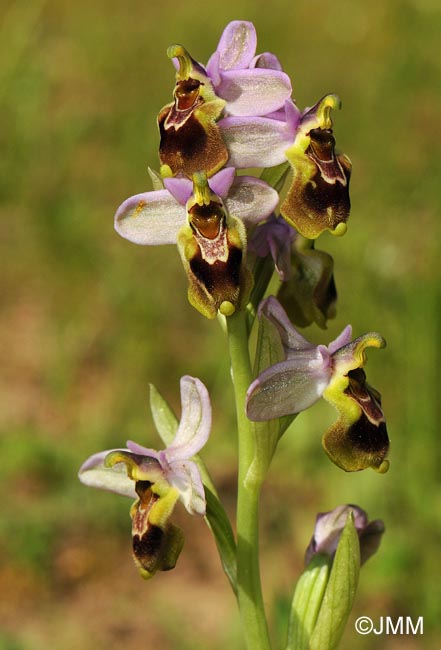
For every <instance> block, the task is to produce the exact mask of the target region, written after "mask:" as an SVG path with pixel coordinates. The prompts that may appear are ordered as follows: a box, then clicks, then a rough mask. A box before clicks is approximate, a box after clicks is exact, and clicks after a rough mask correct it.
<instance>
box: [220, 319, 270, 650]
mask: <svg viewBox="0 0 441 650" xmlns="http://www.w3.org/2000/svg"><path fill="white" fill-rule="evenodd" d="M227 328H228V341H229V348H230V359H231V366H232V372H233V384H234V392H235V397H236V411H237V426H238V436H239V480H238V494H237V598H238V602H239V610H240V616H241V621H242V628H243V634H244V637H245V641H246V647H247V649H248V650H270V648H271V644H270V640H269V634H268V626H267V622H266V617H265V608H264V604H263V596H262V588H261V584H260V570H259V519H258V517H259V495H260V488H261V481H258V480H253V479H252V478H251V477H250V476H247V474H248V470H249V469H250V467H251V464H252V462H253V459H254V453H255V439H254V429H253V423H252V422H250V420H248V418H247V416H246V414H245V395H246V391H247V388H248V386H249V385H250V383H251V363H250V356H249V351H248V335H247V325H246V312H245V311H241V312H236V313H235V314H233V316H229V317H228V318H227Z"/></svg>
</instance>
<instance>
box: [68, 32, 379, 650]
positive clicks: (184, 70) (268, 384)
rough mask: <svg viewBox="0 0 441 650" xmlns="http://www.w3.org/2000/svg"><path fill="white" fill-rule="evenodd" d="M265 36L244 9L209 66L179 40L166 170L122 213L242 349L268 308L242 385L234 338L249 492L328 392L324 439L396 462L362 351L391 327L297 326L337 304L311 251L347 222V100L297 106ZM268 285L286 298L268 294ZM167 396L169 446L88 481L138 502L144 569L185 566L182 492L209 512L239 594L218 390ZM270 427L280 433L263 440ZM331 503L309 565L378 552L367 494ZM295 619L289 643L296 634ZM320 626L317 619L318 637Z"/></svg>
mask: <svg viewBox="0 0 441 650" xmlns="http://www.w3.org/2000/svg"><path fill="white" fill-rule="evenodd" d="M256 44H257V38H256V31H255V28H254V26H253V25H252V23H249V22H246V21H233V22H231V23H229V25H227V27H226V28H225V30H224V32H223V34H222V36H221V38H220V41H219V43H218V46H217V48H216V50H215V52H214V53H213V54H212V56H211V57H210V58H209V60H208V62H207V64H206V65H203V64H201V63H198V62H197V61H196V60H195V59H193V58H192V56H191V55H190V54H189V53H188V51H187V50H186V49H185V48H184V47H183V46H182V45H179V44H175V45H172V46H170V47H169V48H168V51H167V54H168V56H169V58H170V59H171V61H172V63H173V65H174V66H175V70H176V82H175V87H174V89H173V96H172V100H171V102H170V103H168V104H167V105H166V106H164V107H163V108H162V109H161V110H160V111H159V114H158V127H159V134H160V142H159V163H160V164H159V170H158V171H155V170H153V169H149V175H150V179H151V181H152V184H153V189H152V190H151V191H144V192H141V193H138V194H135V195H134V196H132V197H130V198H128V199H127V200H125V201H124V202H123V203H122V204H121V206H120V207H119V208H118V210H117V211H116V215H115V229H116V231H117V232H118V233H119V234H120V235H121V236H122V237H124V238H126V239H128V240H129V241H131V242H134V243H136V244H141V245H160V244H170V245H177V247H178V251H179V254H180V257H181V260H182V263H183V267H184V270H185V273H186V275H187V278H188V298H189V302H190V303H191V305H192V306H193V307H195V308H196V309H197V310H198V311H199V312H200V313H201V314H203V315H204V316H206V317H207V318H209V319H213V318H215V317H216V316H218V317H219V319H220V320H221V321H223V322H224V325H225V324H226V326H227V329H228V331H229V333H230V335H231V336H232V337H233V334H232V332H233V330H234V331H235V327H236V325H235V323H236V322H239V320H241V322H242V323H245V329H244V330H242V331H245V333H246V338H245V344H243V345H244V347H243V350H244V349H245V353H246V355H248V336H249V334H250V331H251V329H252V326H253V323H254V321H255V316H256V315H257V316H258V322H259V335H258V337H257V345H256V352H255V360H254V368H255V378H254V380H253V378H252V377H251V376H250V378H249V381H248V384H247V386H245V390H242V389H239V388H238V387H237V386H238V381H239V380H238V377H237V375H238V373H237V368H236V369H235V360H234V358H233V357H234V354H235V353H234V346H233V347H230V353H231V355H232V366H233V383H235V386H236V400H237V401H238V423H239V425H238V426H239V437H241V436H246V435H249V436H250V438H249V439H250V440H253V441H254V442H252V444H254V445H255V450H256V453H255V454H254V457H253V458H252V459H250V463H249V467H248V470H249V471H248V473H247V475H246V478H245V480H244V481H243V480H242V478H243V477H242V478H241V472H239V493H238V499H239V501H240V499H241V489H242V487H243V485H249V483H248V481H249V476H250V472H251V474H252V473H253V472H255V476H254V479H255V481H256V484H258V483H259V481H262V480H263V476H261V477H260V478H257V479H256V476H258V475H259V471H258V470H256V467H257V468H259V467H260V468H261V467H264V466H265V467H267V466H268V465H269V462H270V460H271V457H272V454H273V453H274V451H275V448H276V446H277V443H278V440H279V439H280V436H281V435H282V434H283V432H284V430H285V429H286V428H287V426H288V425H289V424H290V423H291V422H292V420H293V418H294V417H295V416H296V415H297V414H298V413H300V412H301V411H304V410H305V409H308V408H309V407H310V406H312V405H313V404H314V403H315V402H316V401H318V400H319V399H320V397H324V398H325V399H326V400H327V401H328V402H329V403H330V404H332V405H333V406H334V407H335V408H336V410H337V411H338V414H339V417H338V420H337V422H336V423H335V424H334V425H332V426H331V427H330V428H329V429H328V430H327V431H326V433H325V434H324V436H323V447H324V449H325V451H326V453H327V454H328V456H329V458H330V459H331V460H332V461H333V462H334V463H335V464H336V465H337V466H339V467H340V468H342V469H343V470H345V471H348V472H353V471H359V470H362V469H365V468H368V467H371V468H373V469H375V470H377V471H378V472H380V473H384V472H385V471H387V469H388V466H389V461H388V460H387V459H386V456H387V453H388V448H389V440H388V435H387V430H386V424H385V418H384V415H383V411H382V407H381V397H380V394H379V392H378V391H377V390H376V389H374V388H372V387H371V386H370V385H369V384H368V383H367V381H366V374H365V371H364V366H365V363H366V349H367V348H369V347H373V348H382V347H384V345H385V341H384V339H383V338H382V337H381V336H380V335H379V334H377V333H375V332H371V333H368V334H364V335H362V336H359V337H358V338H356V339H352V329H351V327H350V326H349V325H348V326H347V327H346V328H345V329H344V330H343V331H342V333H341V334H340V335H339V336H338V337H337V338H336V339H335V340H334V341H332V342H331V343H329V344H328V345H323V344H318V345H316V344H314V343H311V342H310V341H309V340H308V339H307V338H305V337H304V336H303V335H302V334H301V333H300V332H299V331H298V330H297V329H296V327H305V326H307V325H310V324H312V323H316V324H317V325H318V326H319V327H321V328H322V329H324V328H326V326H327V321H328V320H329V319H330V318H334V317H335V315H336V301H337V291H336V286H335V281H334V272H333V269H334V262H333V259H332V257H331V255H329V254H328V253H326V252H325V251H321V250H318V249H316V248H315V240H316V239H317V238H318V237H319V236H320V235H321V234H322V233H323V232H325V231H329V232H330V233H332V234H334V235H339V236H341V235H343V234H344V233H345V232H346V229H347V220H348V217H349V211H350V200H349V180H350V175H351V162H350V160H349V158H348V157H347V156H346V155H344V154H342V153H338V152H337V151H336V148H335V144H336V143H335V137H334V134H333V129H332V127H333V122H332V118H331V111H332V109H336V108H339V107H340V100H339V98H338V97H337V95H335V94H328V95H325V96H323V97H322V98H321V99H320V100H319V101H318V102H317V103H316V104H314V105H313V106H312V107H308V108H305V109H304V110H300V109H299V108H298V107H297V105H296V103H295V101H294V100H293V99H292V97H291V92H292V86H291V81H290V78H289V76H288V75H287V74H286V72H285V71H284V70H283V69H282V65H281V63H280V61H279V60H278V58H277V57H276V56H275V55H274V54H272V53H268V52H265V53H263V54H256ZM250 169H251V170H252V171H250ZM256 169H258V170H261V173H260V175H259V176H257V175H256V171H255V170H256ZM281 197H283V198H281ZM274 271H275V272H276V274H275V276H274ZM272 276H274V277H272ZM271 278H272V280H271ZM270 283H271V285H270ZM269 286H270V289H272V291H273V293H274V294H275V295H269V294H270V289H269ZM265 296H266V297H265ZM246 388H248V390H246ZM241 391H242V392H241ZM245 393H246V394H245ZM154 394H155V395H156V396H157V395H158V394H157V393H154ZM158 399H159V398H158V397H157V398H156V402H155V400H153V402H152V410H153V416H154V419H155V423H156V424H157V428H158V431H159V433H160V434H161V436H162V438H163V439H165V441H166V442H167V447H166V448H165V449H164V450H163V451H160V452H157V451H154V450H153V449H148V448H145V447H142V446H140V445H138V444H137V443H134V442H130V441H129V442H127V447H126V448H121V449H113V450H109V451H105V452H100V453H98V454H94V455H93V456H91V457H90V458H89V459H88V460H87V461H86V462H85V463H84V464H83V466H82V468H81V470H80V479H81V481H82V482H83V483H85V484H86V485H90V486H93V487H99V488H103V489H108V490H111V491H114V492H117V493H119V494H123V495H126V496H130V497H132V498H134V499H136V501H135V503H134V505H133V506H132V509H131V517H132V532H133V554H134V558H135V561H136V563H137V565H138V567H139V569H140V571H141V574H142V575H143V577H145V578H150V577H151V576H152V575H154V573H155V572H156V571H158V570H167V569H170V568H173V567H174V566H175V564H176V560H177V558H178V555H179V553H180V551H181V549H182V545H183V533H182V531H181V530H180V529H179V528H177V527H176V526H175V525H174V524H172V523H171V522H170V517H171V515H172V512H173V510H174V507H175V505H176V503H177V502H178V501H181V502H182V503H183V504H184V506H185V508H186V509H187V511H188V512H189V513H190V514H198V515H203V516H206V518H207V521H208V523H209V525H210V527H211V529H212V530H213V532H214V535H215V538H216V541H217V544H218V548H219V551H220V555H221V559H222V562H223V566H224V569H225V571H226V573H227V575H228V577H229V579H230V582H231V583H232V586H233V588H234V589H235V591H237V593H238V598H239V604H240V605H241V590H243V585H241V582H240V570H239V565H240V562H241V561H243V560H242V559H241V557H242V556H241V552H240V543H241V542H240V539H239V538H240V534H239V527H240V521H241V519H240V516H241V515H240V514H239V511H238V541H237V557H236V543H235V541H234V536H233V533H232V529H231V527H230V525H229V522H228V519H227V517H226V515H225V513H224V511H223V509H222V506H221V504H220V501H219V500H218V496H217V493H216V491H215V488H214V486H213V485H212V483H211V481H210V479H209V477H208V474H207V473H206V470H205V468H204V466H203V464H202V461H201V460H200V459H199V458H196V459H195V454H197V453H198V452H199V451H200V449H201V448H202V447H203V445H204V444H205V442H206V441H207V439H208V435H209V432H210V426H211V406H210V400H209V396H208V391H207V389H206V388H205V386H204V385H203V384H202V382H201V381H200V380H199V379H196V378H193V377H189V376H185V377H183V378H182V379H181V401H182V416H181V420H180V423H179V425H178V424H177V421H175V420H174V419H173V418H174V416H173V414H172V412H171V410H170V409H169V407H168V406H167V405H166V402H165V400H163V398H161V400H162V401H161V405H160V407H159V406H158ZM155 404H156V405H155ZM164 413H166V414H167V417H165V419H164ZM245 413H246V416H245V415H244V414H245ZM244 418H245V419H244ZM165 421H166V422H167V425H165V424H164V422H165ZM241 423H242V424H241ZM259 436H268V440H271V443H268V444H267V445H266V446H265V445H259ZM265 450H266V451H265ZM259 454H261V455H262V456H265V454H267V456H268V457H267V458H266V459H259V458H258V456H259ZM256 459H257V460H256ZM251 460H252V463H251ZM260 461H262V462H261V463H260V465H259V462H260ZM239 462H241V461H240V460H239ZM251 470H252V471H251ZM241 486H242V487H241ZM208 497H209V498H210V507H209V508H208V509H207V498H208ZM333 513H334V514H332V513H328V515H326V516H324V515H320V518H319V519H318V521H317V529H316V530H317V531H318V532H317V533H316V535H315V536H314V537H313V540H312V541H311V544H310V546H309V547H308V551H307V558H308V563H309V561H310V560H312V558H313V557H314V555H315V554H316V553H318V554H323V553H325V554H328V557H329V558H330V559H329V562H328V565H327V566H328V568H329V567H330V566H331V564H332V562H334V560H333V559H332V558H333V557H334V555H335V553H336V549H337V546H338V540H339V539H340V536H341V537H342V540H344V539H347V540H349V541H348V542H347V543H348V544H350V543H352V544H355V545H357V544H358V543H360V549H361V552H362V557H363V559H366V558H367V557H368V555H370V554H372V553H373V552H374V551H375V550H376V548H377V546H378V544H379V540H380V536H381V533H382V532H383V525H382V522H373V524H371V525H370V528H369V526H368V524H367V517H366V515H365V513H364V512H363V511H362V510H360V509H358V508H357V507H356V506H350V507H349V506H344V507H343V506H341V507H340V508H339V509H336V510H335V511H333ZM351 522H352V523H351ZM350 526H352V527H353V528H352V529H351V530H353V534H352V533H351V532H350ZM354 526H355V527H354ZM220 530H223V533H222V534H220V533H219V531H220ZM329 530H330V531H331V533H330V535H328V532H329ZM365 530H367V531H368V532H367V533H366V532H364V531H365ZM326 531H328V532H326ZM342 531H346V532H343V533H342ZM348 531H349V532H348ZM354 531H355V532H354ZM369 532H370V533H371V538H372V539H374V542H373V543H372V544H371V546H370V547H369V548H370V551H369V552H365V551H364V550H363V549H364V546H363V543H362V542H363V540H364V539H365V537H366V535H368V533H369ZM351 534H352V537H351ZM354 535H355V537H354ZM357 535H358V537H357ZM323 536H324V541H321V538H322V537H323ZM328 537H330V539H331V542H328V541H326V540H327V539H328ZM351 539H352V542H351V541H350V540H351ZM354 539H355V540H356V542H354ZM357 540H358V541H357ZM341 543H342V544H343V543H346V542H343V541H342V542H341ZM329 548H332V552H329ZM351 548H352V547H351ZM354 548H355V547H354ZM357 553H358V557H359V552H358V551H357ZM231 558H233V559H231ZM336 558H338V552H337V555H336ZM335 562H336V566H337V565H338V561H337V559H336V560H335ZM236 565H237V566H236ZM336 571H337V569H336ZM244 579H245V578H244ZM301 593H302V590H301V588H300V587H299V588H298V589H297V591H296V594H297V595H296V596H295V598H294V601H293V603H295V605H293V607H294V609H295V616H297V617H298V616H299V607H298V606H299V602H300V601H301V598H302V596H299V594H301ZM299 599H300V600H299ZM256 600H258V598H257V596H256ZM330 600H332V598H331V597H330ZM320 602H321V600H320ZM242 606H243V607H246V605H243V604H242V605H241V607H242ZM300 609H301V608H300ZM293 611H294V610H293ZM316 614H317V616H316V617H315V619H313V618H311V617H310V619H309V620H310V622H311V621H312V620H315V621H318V622H317V626H318V627H317V630H319V628H320V625H319V623H320V621H322V620H325V619H326V616H325V614H322V613H321V614H320V615H319V612H318V610H317V612H316ZM345 615H346V614H345ZM326 620H327V619H326ZM293 625H294V624H292V622H291V623H290V630H291V632H290V634H291V640H292V639H294V638H297V637H296V636H295V635H296V634H298V631H297V632H293V631H292V630H293V629H294V627H295V626H294V627H293ZM317 630H316V631H315V632H313V629H312V628H311V630H310V633H311V635H312V634H313V633H314V634H316V635H318V634H319V631H317ZM260 634H261V635H262V634H263V632H262V631H261V632H260ZM320 634H322V632H320ZM336 634H337V633H336ZM293 635H294V636H293ZM337 636H338V634H337ZM311 638H312V637H311ZM250 643H251V642H249V643H248V645H249V647H252V645H250ZM292 643H294V641H292ZM256 647H257V646H256ZM259 647H260V646H259ZM262 647H266V646H265V645H264V644H263V645H262ZM287 647H291V646H289V644H288V646H287ZM292 647H294V646H292ZM308 647H309V646H308ZM311 647H312V646H311Z"/></svg>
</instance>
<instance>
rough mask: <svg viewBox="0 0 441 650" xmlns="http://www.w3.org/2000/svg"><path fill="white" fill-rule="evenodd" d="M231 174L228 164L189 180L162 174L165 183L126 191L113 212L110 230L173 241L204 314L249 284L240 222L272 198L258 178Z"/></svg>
mask: <svg viewBox="0 0 441 650" xmlns="http://www.w3.org/2000/svg"><path fill="white" fill-rule="evenodd" d="M234 174H235V170H234V168H232V167H229V168H224V169H222V170H221V171H220V172H218V173H217V174H215V175H214V176H212V177H211V178H210V180H209V181H207V178H206V175H205V174H204V173H196V174H194V175H193V181H191V180H190V179H187V178H185V177H183V176H178V177H175V178H166V179H164V185H165V189H162V190H156V191H153V192H145V193H144V194H136V195H135V196H132V197H130V198H129V199H127V200H126V201H124V203H123V204H122V205H121V206H120V207H119V208H118V210H117V212H116V215H115V229H116V231H117V232H118V233H119V234H120V235H121V236H122V237H125V238H126V239H128V240H130V241H132V242H134V243H136V244H144V245H158V244H178V247H179V251H180V253H181V257H182V260H183V263H184V268H185V270H186V272H187V276H188V278H189V284H190V288H189V299H190V302H191V304H192V305H193V306H194V307H196V309H198V310H199V311H200V312H201V313H203V314H204V315H205V316H207V317H208V318H214V316H216V314H217V312H218V310H220V311H221V312H222V313H224V314H225V315H229V314H231V313H233V312H234V311H235V310H236V308H239V309H240V308H242V307H243V306H244V304H245V302H246V298H247V294H249V290H250V289H251V279H250V277H249V274H248V273H247V270H246V266H245V254H246V226H247V225H253V224H256V223H259V222H260V221H262V220H264V219H266V217H267V216H268V215H269V214H271V212H272V211H273V210H274V208H275V207H276V205H277V202H278V194H277V192H276V191H275V190H274V189H272V188H271V187H270V186H269V185H267V183H265V182H264V181H262V180H260V179H257V178H254V177H252V176H239V177H235V175H234ZM198 205H199V208H198ZM198 260H199V261H198Z"/></svg>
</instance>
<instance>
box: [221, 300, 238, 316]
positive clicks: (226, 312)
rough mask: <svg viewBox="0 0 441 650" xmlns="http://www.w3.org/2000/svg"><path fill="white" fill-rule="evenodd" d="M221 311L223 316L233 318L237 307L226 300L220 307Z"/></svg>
mask: <svg viewBox="0 0 441 650" xmlns="http://www.w3.org/2000/svg"><path fill="white" fill-rule="evenodd" d="M219 311H220V313H221V314H222V315H223V316H232V315H233V314H234V312H235V311H236V307H235V306H234V305H233V303H232V302H230V301H229V300H224V301H223V302H222V303H221V305H220V307H219Z"/></svg>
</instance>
